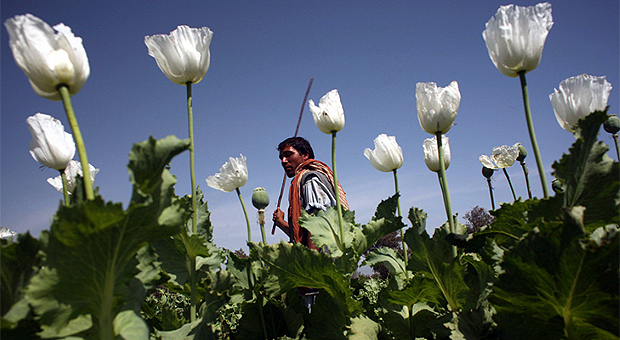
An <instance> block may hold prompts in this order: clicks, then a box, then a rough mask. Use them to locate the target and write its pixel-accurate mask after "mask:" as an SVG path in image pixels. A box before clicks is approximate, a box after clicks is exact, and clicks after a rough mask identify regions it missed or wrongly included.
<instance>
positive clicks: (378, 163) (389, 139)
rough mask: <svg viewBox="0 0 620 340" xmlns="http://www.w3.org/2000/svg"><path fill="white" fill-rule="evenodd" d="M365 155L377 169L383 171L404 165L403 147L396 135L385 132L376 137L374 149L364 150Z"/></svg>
mask: <svg viewBox="0 0 620 340" xmlns="http://www.w3.org/2000/svg"><path fill="white" fill-rule="evenodd" d="M364 156H366V158H368V160H370V164H372V166H374V167H375V169H377V170H379V171H383V172H390V171H393V170H396V169H399V168H400V167H401V166H402V165H403V149H401V147H400V146H399V145H398V143H397V142H396V137H394V136H388V135H386V134H385V133H383V134H380V135H379V136H377V138H375V149H374V150H371V149H369V148H366V149H365V150H364Z"/></svg>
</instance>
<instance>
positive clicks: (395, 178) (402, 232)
mask: <svg viewBox="0 0 620 340" xmlns="http://www.w3.org/2000/svg"><path fill="white" fill-rule="evenodd" d="M393 172H394V187H395V189H396V194H398V197H397V198H396V202H397V206H398V217H402V216H403V215H402V214H401V213H400V191H398V175H397V174H396V169H394V170H393ZM400 241H401V244H402V247H403V254H404V259H405V278H406V279H408V278H409V272H408V271H407V264H408V262H409V259H408V258H409V253H408V251H407V244H406V243H405V232H404V230H403V228H400Z"/></svg>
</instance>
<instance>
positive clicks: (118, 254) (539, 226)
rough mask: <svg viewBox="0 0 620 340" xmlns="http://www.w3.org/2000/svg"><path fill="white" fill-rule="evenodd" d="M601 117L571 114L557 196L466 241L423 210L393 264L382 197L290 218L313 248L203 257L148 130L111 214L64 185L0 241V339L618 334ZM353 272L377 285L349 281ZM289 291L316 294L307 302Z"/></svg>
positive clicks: (516, 211)
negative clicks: (25, 228) (358, 206)
mask: <svg viewBox="0 0 620 340" xmlns="http://www.w3.org/2000/svg"><path fill="white" fill-rule="evenodd" d="M605 117H606V115H605V113H604V112H596V113H594V114H592V115H590V116H588V117H587V118H586V119H585V120H582V121H580V123H579V129H578V131H577V132H576V134H575V137H576V140H575V143H574V144H573V146H572V147H571V148H570V150H569V153H568V154H566V155H564V156H563V157H562V158H561V159H560V160H559V161H558V162H556V163H554V164H553V169H554V173H553V174H554V175H555V176H556V177H557V179H558V180H559V181H560V182H561V183H562V189H563V191H562V192H561V193H559V194H556V196H554V197H551V198H549V199H536V198H535V199H529V200H525V201H516V202H513V203H511V204H504V205H502V207H501V208H500V209H498V210H495V211H493V212H492V213H493V215H494V217H495V220H494V222H493V223H492V224H490V225H486V226H484V227H482V228H480V230H479V231H477V232H476V233H474V234H460V233H455V234H449V233H448V231H447V228H446V226H445V225H444V226H441V227H439V228H437V229H435V233H434V234H433V236H432V237H430V236H429V235H428V234H427V232H426V213H424V212H423V211H422V210H420V209H418V208H411V209H410V210H409V214H408V219H409V221H410V223H411V227H410V228H409V229H408V230H407V232H406V233H405V236H404V240H405V242H406V243H407V245H408V246H409V249H410V253H409V255H410V259H409V261H408V266H407V268H405V261H404V259H403V257H402V256H403V254H400V253H398V252H397V251H396V250H394V249H392V248H386V247H379V248H377V246H376V243H377V241H378V240H379V239H380V238H381V237H383V236H384V235H387V234H389V233H392V232H394V231H397V230H399V229H401V228H404V227H405V225H404V223H403V221H402V219H401V218H400V217H398V216H396V214H395V211H396V208H397V202H398V195H395V196H392V197H390V198H388V199H386V200H384V201H382V202H381V203H380V204H379V205H378V207H377V210H376V212H375V214H374V216H373V218H372V219H371V220H370V221H369V222H368V223H367V224H365V225H361V226H360V225H359V224H356V223H355V220H354V212H353V211H346V212H344V215H343V217H344V221H343V222H344V234H343V235H341V234H340V227H339V226H338V216H337V214H336V210H335V208H330V209H327V210H326V211H319V212H318V213H316V214H315V215H309V214H303V215H302V217H301V219H300V224H301V225H302V227H304V228H306V229H308V230H309V231H310V232H311V233H312V240H313V241H314V243H315V244H316V245H317V246H319V249H321V251H317V250H311V249H308V248H306V247H305V246H303V245H300V244H289V243H283V242H281V243H279V244H273V245H265V244H262V243H250V244H249V247H250V255H249V256H240V255H237V254H235V253H233V252H231V251H229V250H226V249H219V248H217V247H216V246H215V245H214V244H213V226H212V225H211V222H210V216H209V211H208V207H207V203H206V202H204V201H203V195H202V192H200V191H197V195H198V197H197V201H198V207H197V209H198V210H197V212H196V213H197V225H196V228H195V229H196V231H197V232H196V233H192V232H191V230H192V229H193V228H192V227H193V226H192V225H191V224H192V223H193V221H192V220H191V218H190V214H191V208H190V207H191V203H190V200H191V197H189V196H185V197H183V198H178V197H177V196H175V194H174V190H173V185H174V183H175V178H174V177H173V176H172V175H171V174H170V173H169V172H168V170H167V169H166V168H167V165H168V164H169V162H170V160H171V159H172V157H174V156H175V155H177V154H179V153H180V152H182V151H184V150H185V149H187V147H188V142H187V141H182V140H178V139H176V138H175V137H167V138H165V139H162V140H158V141H156V140H154V139H153V138H150V139H149V140H147V141H145V142H142V143H139V144H136V145H135V146H134V148H133V149H132V151H131V153H130V163H129V167H128V168H129V173H130V178H131V180H132V184H133V196H132V200H131V202H130V204H129V207H128V208H127V209H123V207H122V206H121V205H120V204H116V203H111V202H105V201H104V200H103V199H102V198H101V197H99V196H97V197H96V198H95V199H94V200H89V201H86V200H84V199H83V198H81V195H80V192H79V191H76V193H75V195H74V196H73V200H72V202H71V204H70V205H69V206H61V207H59V209H58V212H57V213H56V215H55V217H54V221H53V223H52V225H51V229H50V231H49V232H47V231H46V232H43V233H42V234H41V237H40V239H39V240H37V239H34V238H32V237H31V236H30V235H28V234H24V235H19V236H18V237H17V240H16V241H15V242H11V241H6V240H2V241H0V242H2V243H1V244H0V250H1V251H2V256H1V257H0V259H1V261H2V262H1V268H0V271H1V273H2V285H1V286H0V288H1V294H2V295H1V298H2V301H1V303H2V304H1V307H2V308H1V311H2V337H3V338H8V339H38V338H50V339H52V338H53V339H61V338H67V339H69V338H71V339H112V338H115V339H148V338H151V339H170V340H177V339H196V340H197V339H263V338H270V339H521V338H536V339H538V338H549V339H579V340H581V339H618V337H619V333H618V329H619V327H620V324H619V322H618V316H619V315H620V310H619V307H618V305H619V303H620V300H619V293H618V292H619V291H620V283H619V280H618V268H619V267H620V263H619V258H620V253H619V249H620V244H619V238H618V234H619V233H620V227H619V226H618V222H619V214H618V211H619V207H620V205H619V204H620V193H619V188H620V184H619V179H618V176H617V174H618V173H619V169H618V162H614V161H613V160H611V159H610V158H609V157H608V156H607V155H606V153H607V151H608V148H607V146H605V145H604V144H603V143H601V142H598V141H597V140H596V136H597V133H598V130H599V128H600V125H601V123H602V122H603V121H604V119H605ZM461 227H462V225H457V229H462V228H461ZM455 245H456V246H457V247H458V251H457V252H456V253H455V252H454V249H455V248H454V246H455ZM363 254H367V255H366V257H365V258H364V261H363V262H362V261H361V260H362V256H363ZM360 262H361V263H363V264H365V265H369V266H372V267H376V266H379V265H382V266H384V267H385V268H387V269H388V270H389V273H390V275H389V276H388V278H387V279H385V280H383V279H378V278H367V277H363V276H362V277H359V278H358V277H357V276H356V275H354V272H355V270H356V269H358V266H359V263H360ZM306 287H312V288H316V289H317V290H318V292H319V293H318V295H316V301H315V303H314V304H313V305H312V306H311V308H308V307H307V306H305V305H304V304H303V302H302V299H301V297H300V293H299V292H300V291H302V290H305V289H306ZM194 299H195V300H194ZM196 308H197V309H196ZM194 310H195V312H196V314H193V316H194V317H195V318H196V320H195V321H191V320H192V314H191V312H192V311H194Z"/></svg>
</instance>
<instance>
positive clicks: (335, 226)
mask: <svg viewBox="0 0 620 340" xmlns="http://www.w3.org/2000/svg"><path fill="white" fill-rule="evenodd" d="M347 213H351V212H349V211H346V212H345V214H344V216H343V219H342V223H343V231H344V235H340V226H339V218H338V213H337V212H336V208H334V207H330V208H328V209H327V210H325V211H323V210H319V211H318V212H317V213H316V214H314V215H310V214H308V213H306V212H305V211H303V212H302V214H301V217H300V218H299V225H300V226H301V227H303V228H306V229H308V231H310V233H311V234H312V236H311V237H312V242H314V244H316V246H317V247H318V248H322V247H327V249H328V250H329V254H331V256H333V257H341V256H343V255H344V254H345V253H346V252H347V251H348V250H350V249H351V248H352V244H353V239H354V238H359V237H361V234H362V233H361V231H360V229H359V228H358V227H357V226H356V225H355V223H354V222H353V220H352V218H347V217H349V216H351V217H352V215H350V214H347Z"/></svg>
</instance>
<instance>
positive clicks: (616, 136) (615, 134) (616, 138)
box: [613, 133, 620, 160]
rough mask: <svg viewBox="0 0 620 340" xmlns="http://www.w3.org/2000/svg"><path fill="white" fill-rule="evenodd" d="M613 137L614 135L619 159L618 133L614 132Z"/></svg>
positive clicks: (619, 158)
mask: <svg viewBox="0 0 620 340" xmlns="http://www.w3.org/2000/svg"><path fill="white" fill-rule="evenodd" d="M613 137H614V141H616V157H618V158H617V159H618V160H620V148H619V147H618V134H617V133H614V134H613Z"/></svg>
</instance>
